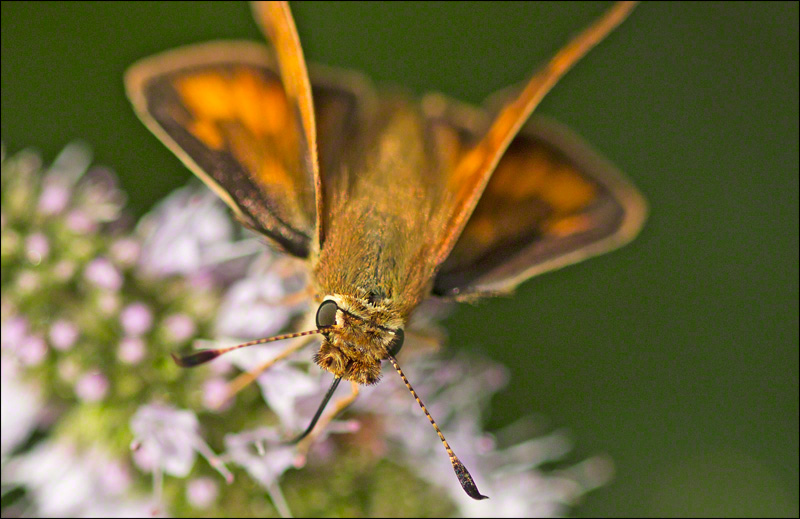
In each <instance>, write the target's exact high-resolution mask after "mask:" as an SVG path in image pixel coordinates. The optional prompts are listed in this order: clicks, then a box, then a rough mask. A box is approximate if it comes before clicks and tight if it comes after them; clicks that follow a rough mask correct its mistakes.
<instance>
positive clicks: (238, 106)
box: [126, 42, 371, 257]
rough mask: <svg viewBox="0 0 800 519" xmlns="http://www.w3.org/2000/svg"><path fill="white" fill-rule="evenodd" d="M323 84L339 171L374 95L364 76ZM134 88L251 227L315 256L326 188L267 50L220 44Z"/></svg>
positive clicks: (162, 65) (157, 123)
mask: <svg viewBox="0 0 800 519" xmlns="http://www.w3.org/2000/svg"><path fill="white" fill-rule="evenodd" d="M232 56H233V58H232ZM318 75H319V76H322V78H321V79H320V81H319V82H318V84H316V85H315V86H314V90H315V95H314V98H315V99H316V100H317V105H316V107H315V110H316V111H318V112H319V114H318V115H317V117H318V118H319V120H320V121H321V125H322V126H324V127H323V128H321V130H322V131H323V132H324V133H325V135H321V136H320V154H321V155H323V156H322V159H323V161H327V162H328V163H329V164H328V168H329V169H331V170H332V169H335V168H334V166H333V165H332V164H331V162H334V161H335V160H336V159H337V157H338V150H339V149H340V148H341V147H342V146H343V144H344V142H345V139H346V137H347V135H348V132H347V131H346V128H345V126H346V125H351V126H352V125H353V124H354V120H355V119H354V118H355V117H356V112H357V107H358V106H359V105H360V104H362V103H361V100H360V98H362V97H368V95H369V93H371V90H370V88H369V86H368V85H366V84H365V83H364V81H363V80H361V79H360V78H359V77H358V76H357V75H354V74H349V75H345V79H344V80H337V79H336V77H338V76H340V75H342V74H330V73H327V74H326V73H324V72H323V73H322V74H318ZM126 88H127V90H128V96H129V97H130V98H131V100H132V101H133V104H134V107H135V108H136V110H137V112H138V114H139V116H140V117H141V118H142V120H143V121H144V122H145V123H146V124H147V125H148V127H149V128H150V129H151V130H152V131H153V132H154V133H155V134H156V135H157V136H158V137H159V138H161V139H162V140H163V141H164V142H165V143H166V144H167V145H168V146H169V147H170V148H171V149H172V150H173V151H174V152H175V153H176V154H177V155H178V156H179V157H180V158H181V160H183V162H184V163H186V165H187V166H189V168H190V169H192V171H193V172H194V173H195V174H196V175H197V176H199V177H200V178H201V179H202V180H203V181H204V182H205V183H206V184H208V185H209V187H211V188H212V189H214V190H215V191H216V192H217V194H218V195H219V196H220V197H221V198H222V199H223V200H224V201H225V202H226V203H227V204H228V205H229V206H230V207H231V208H232V209H233V211H234V213H235V214H236V215H237V217H238V218H239V219H240V220H241V221H242V222H243V223H244V224H245V225H247V226H248V227H250V228H252V229H254V230H255V231H257V232H259V233H261V234H263V235H265V236H267V237H268V238H270V239H271V240H272V242H273V243H274V244H276V245H277V246H278V247H279V248H281V249H283V250H286V251H287V252H289V253H291V254H294V255H296V256H300V257H305V256H307V255H308V254H309V252H310V250H311V249H312V247H313V246H314V240H316V234H315V230H316V216H315V215H316V190H315V183H316V182H315V181H314V180H313V175H311V176H309V174H308V173H307V170H306V168H305V167H304V166H303V161H304V159H303V155H302V153H300V149H301V147H302V143H303V137H302V135H301V134H300V133H299V131H298V128H299V127H298V126H297V124H296V119H295V118H294V116H293V113H296V107H295V106H294V105H293V103H292V102H290V99H289V97H288V96H287V93H286V90H285V88H284V86H283V83H282V81H281V78H280V76H279V74H278V70H277V65H276V64H275V61H274V59H273V57H272V55H271V54H270V52H269V51H268V49H267V48H266V47H264V46H262V45H258V44H253V43H247V42H224V43H222V42H220V43H210V44H201V45H196V46H191V47H187V48H183V49H178V50H174V51H170V52H167V53H164V54H161V55H158V56H154V57H151V58H147V59H145V60H142V61H140V62H139V63H137V64H136V65H134V66H133V67H131V69H130V70H129V71H128V73H127V75H126ZM354 89H355V90H354Z"/></svg>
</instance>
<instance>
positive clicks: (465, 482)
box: [388, 355, 489, 500]
mask: <svg viewBox="0 0 800 519" xmlns="http://www.w3.org/2000/svg"><path fill="white" fill-rule="evenodd" d="M388 358H389V362H391V363H392V366H394V369H395V371H397V374H398V375H400V378H402V379H403V383H404V384H405V385H406V387H407V388H408V390H409V391H410V392H411V395H412V396H413V397H414V399H416V401H417V403H418V404H419V406H420V407H421V408H422V412H423V413H425V416H427V417H428V420H430V422H431V425H432V426H433V429H434V430H435V431H436V434H438V435H439V439H440V440H441V441H442V445H444V448H445V450H446V451H447V455H448V456H450V463H451V464H452V465H453V470H454V471H455V473H456V477H457V478H458V482H459V483H461V488H463V489H464V492H466V493H467V495H468V496H469V497H471V498H472V499H476V500H481V499H489V496H484V495H483V494H481V493H480V491H478V487H477V486H476V485H475V481H474V480H473V479H472V476H471V475H470V473H469V471H468V470H467V467H465V466H464V464H463V463H461V460H459V459H458V456H456V453H455V452H453V449H451V448H450V444H449V443H447V440H445V439H444V434H442V431H441V429H439V426H438V425H436V422H435V421H434V420H433V417H432V416H431V414H430V413H429V412H428V409H427V408H426V407H425V404H423V403H422V400H420V398H419V396H418V395H417V392H416V391H414V388H413V387H411V384H410V383H409V382H408V379H407V378H406V376H405V374H404V373H403V370H402V369H400V365H399V364H397V359H395V358H394V356H393V355H389V356H388Z"/></svg>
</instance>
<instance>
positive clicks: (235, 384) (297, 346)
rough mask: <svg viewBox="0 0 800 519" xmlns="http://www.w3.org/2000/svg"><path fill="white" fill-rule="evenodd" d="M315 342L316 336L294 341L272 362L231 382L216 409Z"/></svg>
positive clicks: (267, 362)
mask: <svg viewBox="0 0 800 519" xmlns="http://www.w3.org/2000/svg"><path fill="white" fill-rule="evenodd" d="M313 340H314V336H311V335H309V336H306V337H300V338H299V339H298V340H296V341H292V343H291V344H290V345H289V346H288V347H287V348H286V349H285V350H283V351H282V352H280V353H279V354H278V355H276V356H275V357H273V358H271V359H270V360H268V361H266V362H264V363H263V364H261V365H260V366H256V367H255V368H253V369H251V370H250V371H246V372H244V373H242V374H241V375H239V376H238V377H236V378H235V379H233V380H232V381H230V382H229V383H228V386H227V387H226V388H225V396H224V397H222V398H220V400H219V401H218V402H217V405H216V407H217V408H220V407H222V406H223V405H224V404H225V403H226V402H227V401H228V400H230V399H231V398H233V397H234V396H236V394H237V393H238V392H239V391H241V390H242V389H244V388H246V387H247V386H249V385H250V384H251V383H252V382H253V381H255V380H256V379H257V378H258V377H259V376H261V374H262V373H264V372H265V371H266V370H268V369H269V368H271V367H272V366H273V365H275V364H277V363H278V362H280V361H282V360H283V359H285V358H286V357H289V356H290V355H292V354H293V353H295V352H296V351H298V350H301V349H302V348H304V347H305V346H306V345H307V344H308V343H310V342H311V341H313Z"/></svg>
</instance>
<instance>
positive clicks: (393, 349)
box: [389, 330, 406, 357]
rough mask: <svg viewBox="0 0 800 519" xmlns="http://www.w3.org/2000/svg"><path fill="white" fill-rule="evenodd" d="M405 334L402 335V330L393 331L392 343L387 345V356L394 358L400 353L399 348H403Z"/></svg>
mask: <svg viewBox="0 0 800 519" xmlns="http://www.w3.org/2000/svg"><path fill="white" fill-rule="evenodd" d="M405 338H406V334H405V333H403V330H395V332H394V339H392V342H390V343H389V354H390V355H391V356H392V357H394V356H395V355H397V354H398V353H399V352H400V348H402V347H403V340H405Z"/></svg>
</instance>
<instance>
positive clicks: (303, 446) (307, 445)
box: [297, 382, 361, 462]
mask: <svg viewBox="0 0 800 519" xmlns="http://www.w3.org/2000/svg"><path fill="white" fill-rule="evenodd" d="M360 390H361V386H359V385H358V384H357V383H356V382H350V394H349V395H347V396H346V397H344V398H340V399H339V400H337V401H336V402H335V403H334V406H333V409H332V410H331V411H330V412H329V413H328V414H327V415H325V416H324V417H322V418H321V419H320V421H319V423H317V425H316V427H314V430H313V431H311V434H309V435H308V436H306V437H305V438H304V439H303V440H302V441H301V442H300V443H298V444H297V459H298V460H301V461H302V462H305V459H306V456H307V454H308V451H309V450H310V449H311V446H312V445H313V444H314V441H315V440H316V439H317V438H318V437H319V435H320V434H322V432H323V431H324V430H325V428H326V427H328V424H329V423H331V421H332V420H333V419H334V418H336V416H337V415H338V414H339V413H341V412H342V411H344V410H345V409H346V408H347V407H348V406H349V405H350V404H352V403H353V402H355V400H356V398H358V393H359V391H360Z"/></svg>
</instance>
